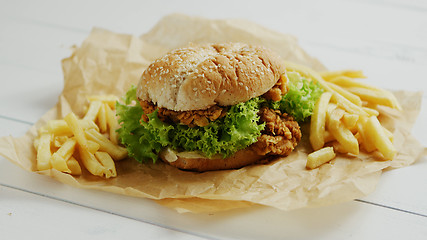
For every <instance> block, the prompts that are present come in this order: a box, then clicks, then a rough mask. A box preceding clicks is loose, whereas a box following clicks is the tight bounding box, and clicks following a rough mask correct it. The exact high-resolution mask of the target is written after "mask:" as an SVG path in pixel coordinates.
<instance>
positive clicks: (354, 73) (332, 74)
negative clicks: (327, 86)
mask: <svg viewBox="0 0 427 240" xmlns="http://www.w3.org/2000/svg"><path fill="white" fill-rule="evenodd" d="M319 74H320V76H322V78H323V79H325V80H326V81H328V80H330V79H334V78H336V77H349V78H366V76H365V75H364V74H363V72H362V71H360V70H341V71H326V72H320V73H319Z"/></svg>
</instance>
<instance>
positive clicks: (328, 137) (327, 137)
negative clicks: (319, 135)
mask: <svg viewBox="0 0 427 240" xmlns="http://www.w3.org/2000/svg"><path fill="white" fill-rule="evenodd" d="M323 139H324V141H325V143H327V142H331V141H333V140H335V138H334V136H333V135H332V134H331V133H330V132H329V131H326V130H325V133H324V135H323Z"/></svg>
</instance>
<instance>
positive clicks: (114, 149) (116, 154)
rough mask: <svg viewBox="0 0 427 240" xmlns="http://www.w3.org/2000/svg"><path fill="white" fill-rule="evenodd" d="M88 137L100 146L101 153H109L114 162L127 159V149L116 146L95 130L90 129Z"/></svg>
mask: <svg viewBox="0 0 427 240" xmlns="http://www.w3.org/2000/svg"><path fill="white" fill-rule="evenodd" d="M86 136H87V137H88V139H90V140H92V141H94V142H96V143H98V144H99V146H100V147H99V151H103V152H107V153H108V154H110V156H111V157H112V158H113V159H114V160H116V161H117V160H122V159H124V158H126V157H127V150H126V148H124V147H120V146H118V145H115V144H114V143H112V142H111V141H110V140H109V139H108V138H106V137H105V136H104V135H102V134H101V133H99V132H97V131H95V130H93V129H88V130H87V131H86Z"/></svg>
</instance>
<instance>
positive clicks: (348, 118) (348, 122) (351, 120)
mask: <svg viewBox="0 0 427 240" xmlns="http://www.w3.org/2000/svg"><path fill="white" fill-rule="evenodd" d="M358 120H359V115H357V114H350V113H344V116H343V118H342V121H343V123H344V125H345V126H346V128H348V129H350V131H351V132H353V133H354V132H355V131H356V130H357V126H356V124H357V121H358Z"/></svg>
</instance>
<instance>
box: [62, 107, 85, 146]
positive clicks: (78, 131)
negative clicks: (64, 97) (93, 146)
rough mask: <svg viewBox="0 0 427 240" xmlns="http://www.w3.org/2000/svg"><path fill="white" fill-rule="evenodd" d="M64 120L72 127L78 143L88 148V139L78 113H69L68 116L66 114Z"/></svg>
mask: <svg viewBox="0 0 427 240" xmlns="http://www.w3.org/2000/svg"><path fill="white" fill-rule="evenodd" d="M64 120H65V122H67V124H68V127H69V128H70V129H71V132H73V134H74V136H75V138H76V140H77V143H78V144H79V145H80V146H82V147H84V148H86V149H87V148H88V143H87V139H86V136H85V133H84V131H83V128H82V126H81V125H80V124H79V121H78V120H77V117H76V115H75V114H74V113H69V114H68V115H67V116H65V118H64Z"/></svg>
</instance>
